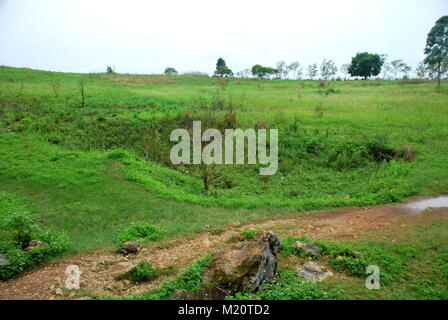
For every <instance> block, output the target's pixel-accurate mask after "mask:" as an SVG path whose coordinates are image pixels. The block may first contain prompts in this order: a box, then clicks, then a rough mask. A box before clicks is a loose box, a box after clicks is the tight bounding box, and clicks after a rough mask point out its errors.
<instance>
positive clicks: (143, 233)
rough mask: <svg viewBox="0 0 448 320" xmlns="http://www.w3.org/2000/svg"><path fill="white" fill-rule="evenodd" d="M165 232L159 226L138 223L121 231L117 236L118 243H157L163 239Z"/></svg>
mask: <svg viewBox="0 0 448 320" xmlns="http://www.w3.org/2000/svg"><path fill="white" fill-rule="evenodd" d="M163 235H164V232H163V230H162V229H160V228H159V227H157V226H154V225H152V224H149V223H147V222H137V223H135V224H134V225H133V226H131V227H129V228H126V229H124V230H121V231H119V232H118V234H117V238H118V241H119V242H120V243H124V242H127V241H135V240H138V239H145V240H148V241H157V240H160V239H162V238H163Z"/></svg>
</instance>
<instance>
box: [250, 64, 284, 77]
mask: <svg viewBox="0 0 448 320" xmlns="http://www.w3.org/2000/svg"><path fill="white" fill-rule="evenodd" d="M252 74H253V75H254V76H256V77H258V78H259V79H263V78H265V77H266V76H271V75H275V74H278V70H277V69H274V68H271V67H263V66H262V65H260V64H256V65H254V66H253V67H252Z"/></svg>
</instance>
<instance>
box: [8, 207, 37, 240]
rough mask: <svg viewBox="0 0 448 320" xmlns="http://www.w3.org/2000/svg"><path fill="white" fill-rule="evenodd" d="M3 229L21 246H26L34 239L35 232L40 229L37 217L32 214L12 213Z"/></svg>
mask: <svg viewBox="0 0 448 320" xmlns="http://www.w3.org/2000/svg"><path fill="white" fill-rule="evenodd" d="M1 229H2V230H3V231H4V232H5V233H7V234H10V235H11V237H12V240H13V241H14V242H15V243H16V244H17V245H18V246H19V247H21V248H25V247H26V246H27V245H28V243H29V242H30V241H31V240H32V235H33V233H35V232H37V231H38V230H39V226H38V225H37V224H36V217H35V216H34V215H31V214H24V213H12V214H11V215H10V216H9V217H7V218H6V219H5V220H4V222H3V224H2V226H1Z"/></svg>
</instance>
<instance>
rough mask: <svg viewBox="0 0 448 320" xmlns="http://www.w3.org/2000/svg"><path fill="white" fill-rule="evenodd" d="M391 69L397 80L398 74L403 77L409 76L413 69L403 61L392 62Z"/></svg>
mask: <svg viewBox="0 0 448 320" xmlns="http://www.w3.org/2000/svg"><path fill="white" fill-rule="evenodd" d="M390 67H391V71H392V73H393V74H394V78H395V79H397V74H400V73H402V74H403V75H407V74H408V73H409V72H410V71H411V70H412V68H411V67H410V66H408V65H407V64H406V63H404V62H403V60H401V59H400V60H394V61H392V62H391V63H390Z"/></svg>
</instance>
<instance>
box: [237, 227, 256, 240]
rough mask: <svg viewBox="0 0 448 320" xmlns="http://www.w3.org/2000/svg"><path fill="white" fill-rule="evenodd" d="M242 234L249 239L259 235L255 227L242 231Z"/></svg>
mask: <svg viewBox="0 0 448 320" xmlns="http://www.w3.org/2000/svg"><path fill="white" fill-rule="evenodd" d="M240 234H241V236H243V237H245V238H246V239H247V240H250V239H253V238H254V237H255V236H256V235H257V230H255V229H245V230H243V231H241V233H240Z"/></svg>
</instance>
